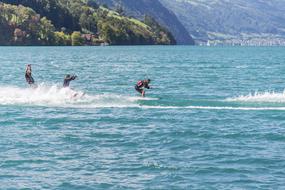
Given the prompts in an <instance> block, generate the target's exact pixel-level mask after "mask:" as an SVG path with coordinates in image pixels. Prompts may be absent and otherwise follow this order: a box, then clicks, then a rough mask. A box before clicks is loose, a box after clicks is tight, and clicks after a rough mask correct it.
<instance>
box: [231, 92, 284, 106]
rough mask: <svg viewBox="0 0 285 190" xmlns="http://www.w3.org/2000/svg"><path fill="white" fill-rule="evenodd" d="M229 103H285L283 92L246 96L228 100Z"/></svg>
mask: <svg viewBox="0 0 285 190" xmlns="http://www.w3.org/2000/svg"><path fill="white" fill-rule="evenodd" d="M226 101H230V102H257V103H285V91H284V92H283V93H275V92H264V93H258V92H256V93H254V94H249V95H246V96H243V95H242V96H239V97H235V98H228V99H226Z"/></svg>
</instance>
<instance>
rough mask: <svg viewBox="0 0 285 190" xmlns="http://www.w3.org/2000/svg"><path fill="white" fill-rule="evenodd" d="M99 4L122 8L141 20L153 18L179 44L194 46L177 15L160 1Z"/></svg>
mask: <svg viewBox="0 0 285 190" xmlns="http://www.w3.org/2000/svg"><path fill="white" fill-rule="evenodd" d="M97 2H98V3H100V4H106V5H108V6H109V7H111V8H113V9H114V8H116V7H118V6H120V7H122V8H123V10H124V11H125V14H127V15H131V16H134V17H135V18H138V19H140V20H143V17H144V15H149V16H152V17H153V18H155V20H157V21H158V22H159V23H160V24H162V25H163V26H165V27H166V28H167V29H168V30H169V31H170V32H171V33H172V34H173V35H174V37H175V39H176V41H177V43H178V44H191V45H193V44H194V41H193V39H192V38H191V36H190V35H189V33H188V32H187V30H186V29H185V27H184V26H183V25H182V24H181V23H180V21H179V20H178V19H177V17H176V16H175V14H173V13H172V12H171V11H170V10H168V9H166V8H165V7H164V6H163V5H162V4H161V3H160V2H159V0H97Z"/></svg>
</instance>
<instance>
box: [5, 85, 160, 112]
mask: <svg viewBox="0 0 285 190" xmlns="http://www.w3.org/2000/svg"><path fill="white" fill-rule="evenodd" d="M139 100H157V99H155V98H141V97H131V96H121V95H115V94H100V95H88V94H84V93H83V92H81V91H75V90H72V89H70V88H61V87H58V86H56V85H53V86H47V85H44V84H41V85H39V86H38V87H37V88H19V87H11V86H7V87H0V105H31V106H56V107H76V108H97V107H139V103H138V101H139Z"/></svg>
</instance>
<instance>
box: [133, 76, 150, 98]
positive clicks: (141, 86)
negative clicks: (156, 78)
mask: <svg viewBox="0 0 285 190" xmlns="http://www.w3.org/2000/svg"><path fill="white" fill-rule="evenodd" d="M150 81H151V80H150V79H147V80H140V81H138V82H137V84H136V86H135V89H136V91H138V92H139V93H140V94H141V95H142V97H144V96H145V90H144V88H147V89H150V87H149V83H150Z"/></svg>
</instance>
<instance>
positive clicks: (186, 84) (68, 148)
mask: <svg viewBox="0 0 285 190" xmlns="http://www.w3.org/2000/svg"><path fill="white" fill-rule="evenodd" d="M0 64H1V70H0V76H1V78H0V79H1V80H0V189H21V188H30V189H284V188H285V180H284V179H285V170H284V168H285V92H284V88H285V48H242V47H234V48H226V47H224V48H206V47H187V46H177V47H170V46H168V47H161V46H153V47H150V46H142V47H78V48H71V47H1V48H0ZM26 64H32V67H33V74H34V78H35V80H36V81H37V84H38V88H29V87H28V86H27V84H26V83H25V78H24V70H25V65H26ZM73 73H75V74H77V75H78V79H77V80H76V81H73V82H72V83H71V88H66V89H62V88H61V85H62V82H63V81H62V80H63V77H64V75H65V74H73ZM143 78H151V79H152V83H151V85H152V87H153V89H151V90H148V91H147V92H146V94H147V97H146V98H141V97H140V96H139V94H137V93H136V92H135V90H134V85H135V83H136V82H137V80H139V79H143Z"/></svg>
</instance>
